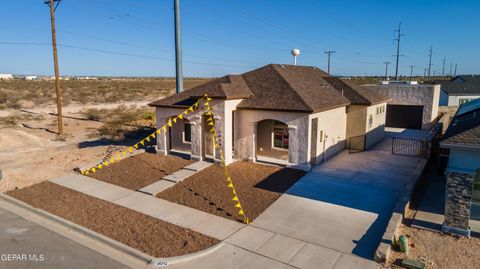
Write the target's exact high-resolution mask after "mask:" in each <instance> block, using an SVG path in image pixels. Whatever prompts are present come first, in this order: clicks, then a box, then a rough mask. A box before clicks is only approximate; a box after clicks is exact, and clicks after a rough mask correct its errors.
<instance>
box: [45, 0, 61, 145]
mask: <svg viewBox="0 0 480 269" xmlns="http://www.w3.org/2000/svg"><path fill="white" fill-rule="evenodd" d="M60 1H61V0H48V1H45V2H44V3H45V4H48V5H49V6H50V19H51V24H52V47H53V65H54V69H55V91H56V93H57V124H58V135H59V136H60V137H63V120H62V91H61V90H60V74H59V72H58V55H57V35H56V33H55V10H56V9H57V6H58V4H59V3H60ZM55 3H56V5H55Z"/></svg>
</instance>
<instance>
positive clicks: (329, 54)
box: [324, 50, 336, 74]
mask: <svg viewBox="0 0 480 269" xmlns="http://www.w3.org/2000/svg"><path fill="white" fill-rule="evenodd" d="M335 52H336V51H333V50H329V51H325V52H324V53H326V54H328V69H327V70H328V71H327V72H328V73H329V74H330V56H331V55H332V54H334V53H335Z"/></svg>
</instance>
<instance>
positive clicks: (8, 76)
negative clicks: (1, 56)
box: [0, 74, 13, 80]
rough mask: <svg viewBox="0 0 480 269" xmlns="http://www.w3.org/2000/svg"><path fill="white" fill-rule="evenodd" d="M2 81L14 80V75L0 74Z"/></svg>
mask: <svg viewBox="0 0 480 269" xmlns="http://www.w3.org/2000/svg"><path fill="white" fill-rule="evenodd" d="M0 79H1V80H10V79H13V75H12V74H0Z"/></svg>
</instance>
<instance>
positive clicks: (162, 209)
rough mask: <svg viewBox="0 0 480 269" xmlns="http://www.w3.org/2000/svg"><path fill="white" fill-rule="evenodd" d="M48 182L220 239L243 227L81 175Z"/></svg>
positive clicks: (230, 221)
mask: <svg viewBox="0 0 480 269" xmlns="http://www.w3.org/2000/svg"><path fill="white" fill-rule="evenodd" d="M51 182H53V183H55V184H58V185H61V186H64V187H67V188H69V189H72V190H75V191H78V192H81V193H85V194H87V195H90V196H93V197H96V198H99V199H103V200H105V201H108V202H111V203H114V204H117V205H120V206H123V207H126V208H129V209H132V210H135V211H138V212H141V213H143V214H146V215H149V216H152V217H154V218H157V219H160V220H163V221H166V222H170V223H173V224H175V225H178V226H181V227H184V228H187V229H191V230H194V231H196V232H199V233H202V234H204V235H207V236H210V237H213V238H215V239H218V240H224V239H225V238H227V237H228V236H230V235H231V234H233V233H234V232H236V231H238V230H239V229H241V228H242V227H243V226H244V224H241V223H238V222H235V221H232V220H228V219H225V218H222V217H218V216H215V215H211V214H208V213H205V212H202V211H199V210H196V209H193V208H190V207H186V206H183V205H179V204H175V203H172V202H169V201H166V200H163V199H159V198H156V197H153V196H151V195H147V194H144V193H141V192H136V191H132V190H129V189H126V188H122V187H119V186H116V185H113V184H110V183H106V182H103V181H100V180H96V179H93V178H90V177H86V176H82V175H72V176H66V177H62V178H57V179H53V180H51Z"/></svg>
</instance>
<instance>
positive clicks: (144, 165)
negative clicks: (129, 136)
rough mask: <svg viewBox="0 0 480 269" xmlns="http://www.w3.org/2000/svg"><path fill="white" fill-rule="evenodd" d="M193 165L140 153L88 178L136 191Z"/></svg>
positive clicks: (169, 157) (177, 159)
mask: <svg viewBox="0 0 480 269" xmlns="http://www.w3.org/2000/svg"><path fill="white" fill-rule="evenodd" d="M191 163H193V161H190V160H185V159H182V158H178V157H173V156H159V155H157V154H155V153H142V154H138V155H135V156H132V157H129V158H126V159H123V160H121V161H120V162H117V163H114V164H112V165H109V166H108V167H105V168H103V169H101V170H98V171H97V172H96V173H94V174H90V175H89V176H91V177H93V178H96V179H99V180H102V181H105V182H108V183H111V184H115V185H118V186H121V187H124V188H127V189H131V190H138V189H141V188H143V187H145V186H147V185H150V184H152V183H154V182H156V181H159V180H160V179H161V178H162V177H164V176H166V175H169V174H171V173H173V172H175V171H178V170H180V169H181V168H183V167H185V166H187V165H189V164H191Z"/></svg>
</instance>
